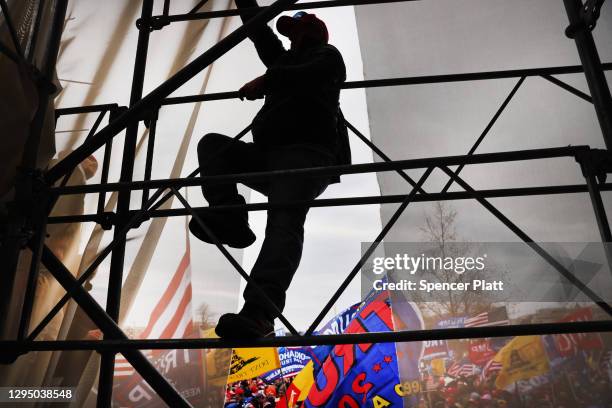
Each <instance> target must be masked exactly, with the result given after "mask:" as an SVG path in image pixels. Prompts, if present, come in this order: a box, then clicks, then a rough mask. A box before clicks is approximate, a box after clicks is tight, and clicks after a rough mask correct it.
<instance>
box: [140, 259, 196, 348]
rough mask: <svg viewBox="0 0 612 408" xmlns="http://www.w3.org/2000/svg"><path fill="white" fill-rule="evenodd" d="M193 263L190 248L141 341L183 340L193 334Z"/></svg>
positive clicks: (156, 308) (154, 311) (157, 306)
mask: <svg viewBox="0 0 612 408" xmlns="http://www.w3.org/2000/svg"><path fill="white" fill-rule="evenodd" d="M192 325H193V313H192V311H191V262H190V257H189V247H187V250H186V251H185V255H183V258H182V259H181V262H180V264H179V266H178V268H177V269H176V272H175V273H174V276H173V277H172V279H171V280H170V283H169V284H168V287H167V288H166V290H165V291H164V294H163V295H162V297H161V298H160V299H159V302H158V303H157V305H156V306H155V308H154V309H153V312H152V313H151V318H150V319H149V323H148V324H147V327H146V328H145V330H144V331H143V332H142V333H141V335H140V338H141V339H169V338H183V337H186V336H188V335H189V334H191V331H192Z"/></svg>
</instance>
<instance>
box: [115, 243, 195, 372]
mask: <svg viewBox="0 0 612 408" xmlns="http://www.w3.org/2000/svg"><path fill="white" fill-rule="evenodd" d="M191 294H192V291H191V262H190V252H189V243H188V244H187V249H186V250H185V254H184V255H183V257H182V258H181V262H180V263H179V266H178V268H177V269H176V271H175V272H174V275H173V276H172V279H171V280H170V283H169V284H168V287H167V288H166V290H165V291H164V294H163V295H162V297H161V298H160V299H159V301H158V302H157V305H155V308H154V309H153V311H152V312H151V317H150V318H149V322H148V324H147V327H146V328H145V330H144V331H143V332H142V333H141V334H140V335H139V336H138V338H140V339H165V338H184V337H188V336H189V335H190V334H191V332H192V329H193V313H192V311H191ZM159 352H160V351H157V353H154V352H152V351H151V350H143V353H144V354H145V356H146V357H148V358H151V357H153V356H154V355H155V354H158V353H159ZM134 372H135V371H134V369H133V368H132V366H131V364H130V363H129V362H128V361H127V360H126V359H125V357H123V355H122V354H118V355H117V357H116V358H115V376H116V377H123V376H130V375H132V374H134Z"/></svg>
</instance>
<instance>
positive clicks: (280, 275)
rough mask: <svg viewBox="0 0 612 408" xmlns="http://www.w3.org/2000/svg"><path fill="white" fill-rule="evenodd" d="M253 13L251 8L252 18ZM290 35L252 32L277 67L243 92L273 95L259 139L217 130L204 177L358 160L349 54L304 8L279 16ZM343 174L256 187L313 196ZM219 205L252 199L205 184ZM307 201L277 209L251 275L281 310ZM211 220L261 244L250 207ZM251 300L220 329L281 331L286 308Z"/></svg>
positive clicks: (197, 231) (258, 124)
mask: <svg viewBox="0 0 612 408" xmlns="http://www.w3.org/2000/svg"><path fill="white" fill-rule="evenodd" d="M236 5H237V7H238V8H239V9H244V8H248V7H256V6H257V2H256V1H255V0H236ZM252 16H253V12H252V11H247V10H243V11H242V15H241V17H242V19H243V21H248V20H249V19H250V18H251V17H252ZM276 28H277V30H278V31H279V33H280V34H282V35H284V36H287V37H288V38H289V39H290V41H291V48H290V49H289V50H286V49H285V48H284V47H283V45H282V43H281V41H280V39H279V38H278V37H277V36H276V34H274V32H273V31H272V29H271V28H270V27H268V26H267V25H266V26H264V27H262V28H260V29H258V30H256V31H255V32H253V33H252V34H251V35H250V39H251V40H252V41H253V42H254V44H255V48H256V49H257V53H258V55H259V57H260V58H261V60H262V61H263V63H264V64H265V66H266V67H267V71H266V73H265V74H264V75H262V76H260V77H258V78H255V79H254V80H252V81H251V82H249V83H247V84H246V85H244V86H243V87H242V88H241V89H240V95H241V97H242V98H246V99H248V100H255V99H259V98H264V97H265V103H264V106H263V107H262V109H261V110H260V111H259V112H258V113H257V115H256V116H255V118H254V120H253V127H252V134H253V142H252V143H246V142H242V141H236V140H233V139H232V138H229V137H227V136H223V135H220V134H208V135H206V136H204V137H203V138H202V140H201V141H200V143H199V145H198V159H199V162H200V170H201V173H202V175H204V176H210V175H220V174H232V173H249V172H259V171H271V170H284V169H295V168H308V167H319V166H329V165H337V164H348V163H350V150H349V146H348V140H347V134H346V127H345V124H344V119H343V118H342V116H341V112H340V109H339V95H340V90H339V87H340V85H341V84H342V83H343V82H344V81H345V79H346V69H345V66H344V61H343V59H342V55H341V54H340V52H339V51H338V50H337V49H336V48H335V47H334V46H332V45H329V44H328V43H327V42H328V32H327V28H326V26H325V23H323V21H321V20H319V19H318V18H317V17H316V16H315V15H314V14H309V13H305V12H299V13H296V14H295V15H294V16H293V17H288V16H283V17H280V18H279V19H278V21H277V24H276ZM338 181H339V178H338V177H333V178H328V177H326V178H300V179H296V178H286V177H278V178H270V179H269V180H266V181H264V182H253V183H246V185H247V186H248V187H250V188H252V189H254V190H257V191H259V192H261V193H262V194H265V195H266V196H267V197H268V202H269V203H278V202H286V201H296V200H312V199H314V198H316V197H317V196H319V195H320V194H321V193H322V192H323V191H324V190H325V189H326V188H327V186H328V185H329V184H330V183H335V182H338ZM202 190H203V193H204V197H205V198H206V200H207V201H208V203H209V204H210V205H215V206H216V205H226V204H244V203H245V200H244V198H243V197H242V196H241V195H239V194H238V190H237V188H236V185H235V184H223V185H210V186H204V187H203V188H202ZM307 212H308V208H307V207H300V208H278V209H270V210H268V221H267V226H266V235H265V239H264V241H263V245H262V247H261V251H260V253H259V256H258V258H257V261H256V262H255V265H254V266H253V269H252V271H251V278H252V279H253V280H254V281H255V282H256V283H257V285H258V286H259V287H261V288H262V289H263V290H264V291H265V293H266V294H267V295H268V296H269V297H270V299H271V300H272V301H273V302H274V304H275V305H276V306H277V307H278V309H279V310H281V311H282V310H283V307H284V305H285V292H286V291H287V289H288V288H289V284H290V283H291V279H292V278H293V275H294V273H295V271H296V270H297V268H298V265H299V263H300V258H301V256H302V246H303V241H304V222H305V220H306V214H307ZM202 218H203V220H204V223H205V224H206V225H207V227H209V228H210V229H211V230H212V231H213V233H214V234H215V235H216V236H217V237H218V238H219V239H220V240H221V242H223V243H224V244H227V245H229V246H231V247H235V248H245V247H247V246H249V245H251V244H252V243H253V242H254V241H255V234H253V232H252V231H251V229H250V228H249V224H248V213H247V212H246V211H239V212H238V211H234V212H218V213H216V214H213V213H208V214H205V213H204V212H203V213H202ZM189 227H190V230H191V232H192V233H193V234H194V235H195V236H196V237H198V238H199V239H201V240H203V241H205V242H212V240H211V238H210V237H209V236H208V235H207V234H206V233H205V231H203V230H202V228H201V227H200V226H199V224H198V223H197V222H196V221H195V220H192V221H191V222H190V225H189ZM244 299H245V304H244V307H243V308H242V310H241V311H240V312H239V313H238V314H235V313H229V314H225V315H223V316H221V318H220V319H219V323H218V324H217V328H216V332H217V334H218V335H219V336H221V337H225V338H245V337H261V336H266V335H270V334H272V333H273V330H274V324H273V321H274V318H275V317H276V313H275V312H274V310H273V308H270V307H269V306H268V305H267V304H266V303H265V302H264V301H263V299H262V297H261V295H260V294H259V293H258V292H257V290H256V289H254V288H253V287H252V286H251V285H247V287H246V289H245V291H244Z"/></svg>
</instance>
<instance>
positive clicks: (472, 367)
mask: <svg viewBox="0 0 612 408" xmlns="http://www.w3.org/2000/svg"><path fill="white" fill-rule="evenodd" d="M477 371H478V367H476V364H472V363H464V362H459V363H453V364H452V365H451V366H450V367H449V368H448V370H446V372H447V373H448V375H450V376H452V377H469V376H470V375H474V374H476V373H477Z"/></svg>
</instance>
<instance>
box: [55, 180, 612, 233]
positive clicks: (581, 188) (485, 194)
mask: <svg viewBox="0 0 612 408" xmlns="http://www.w3.org/2000/svg"><path fill="white" fill-rule="evenodd" d="M599 189H600V190H601V191H612V183H606V184H601V185H600V186H599ZM587 192H588V187H587V185H586V184H568V185H562V186H539V187H518V188H500V189H492V190H476V191H474V192H471V191H451V192H445V193H428V194H417V195H416V196H414V197H413V198H412V202H415V203H416V202H432V201H449V200H470V199H475V198H500V197H525V196H538V195H552V194H576V193H587ZM406 197H408V195H407V194H390V195H381V196H361V197H346V198H323V199H318V200H300V201H286V202H278V203H269V202H265V203H252V204H240V205H217V206H210V207H194V209H195V210H196V211H198V213H200V212H206V211H236V210H246V211H268V210H269V209H272V208H274V209H278V208H300V207H311V208H319V207H337V206H347V205H371V204H398V203H401V202H402V201H404V200H405V199H406ZM110 214H114V213H112V212H111V213H104V214H102V215H100V214H83V215H76V214H75V215H62V216H56V217H49V218H48V224H65V223H71V222H100V221H102V220H101V217H105V216H108V215H110ZM185 215H189V211H188V210H187V209H185V208H168V209H163V210H150V211H147V216H148V217H151V218H161V217H176V216H185Z"/></svg>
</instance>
